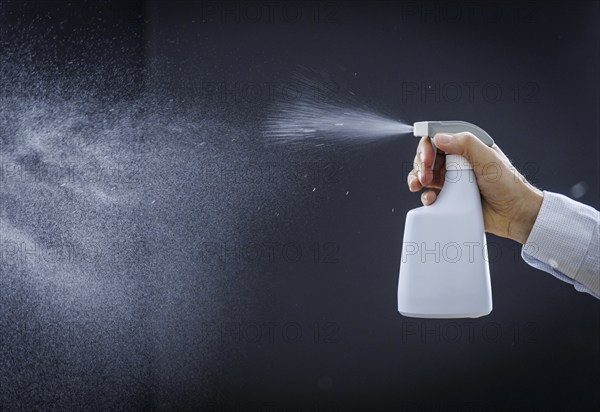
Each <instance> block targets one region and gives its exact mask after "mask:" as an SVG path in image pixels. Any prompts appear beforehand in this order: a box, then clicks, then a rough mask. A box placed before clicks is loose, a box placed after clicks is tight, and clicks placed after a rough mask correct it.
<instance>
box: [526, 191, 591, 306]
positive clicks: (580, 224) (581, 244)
mask: <svg viewBox="0 0 600 412" xmlns="http://www.w3.org/2000/svg"><path fill="white" fill-rule="evenodd" d="M597 230H598V211H597V210H595V209H594V208H592V207H590V206H586V205H583V204H581V203H579V202H576V201H574V200H572V199H569V198H568V197H566V196H563V195H560V194H557V193H552V192H547V191H544V200H543V201H542V206H541V208H540V211H539V213H538V216H537V219H536V221H535V224H534V225H533V228H532V229H531V233H530V234H529V238H528V239H527V242H526V243H525V244H524V245H523V248H522V250H521V256H522V257H523V259H524V260H525V261H526V262H527V263H529V264H532V263H533V261H532V259H535V260H537V261H539V262H542V263H544V264H545V265H544V266H546V265H547V266H548V267H547V268H543V269H544V270H546V271H547V272H549V273H551V274H553V275H554V276H556V277H558V278H559V279H561V280H564V281H567V282H568V283H572V284H574V285H575V286H576V289H577V290H582V289H583V288H581V285H583V286H585V288H587V289H591V290H592V291H595V293H592V294H596V295H597V293H598V273H595V272H597V271H596V270H590V268H582V265H583V264H584V261H586V260H587V259H586V256H587V255H588V251H589V249H590V248H592V249H593V247H594V246H593V245H591V243H592V240H593V237H594V234H595V232H596V231H597ZM591 252H592V253H593V251H591ZM590 263H591V262H590ZM533 266H536V267H539V265H533ZM540 269H542V267H540ZM549 269H551V270H549ZM560 275H562V276H560ZM564 277H568V279H565V278H564ZM571 279H572V280H571ZM569 280H571V281H569ZM578 284H579V285H578ZM583 290H584V291H587V290H585V289H583Z"/></svg>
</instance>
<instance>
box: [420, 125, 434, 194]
mask: <svg viewBox="0 0 600 412" xmlns="http://www.w3.org/2000/svg"><path fill="white" fill-rule="evenodd" d="M417 157H418V163H419V171H420V172H421V173H420V174H418V177H419V181H420V182H421V184H422V185H423V186H427V184H429V183H431V181H432V180H433V172H432V170H431V163H432V162H433V146H432V145H431V139H429V137H427V136H423V137H422V138H421V140H420V141H419V146H418V147H417Z"/></svg>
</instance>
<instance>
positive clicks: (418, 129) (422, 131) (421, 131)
mask: <svg viewBox="0 0 600 412" xmlns="http://www.w3.org/2000/svg"><path fill="white" fill-rule="evenodd" d="M462 132H469V133H472V134H473V135H475V136H476V137H477V138H478V139H479V140H481V141H482V142H483V143H485V144H486V145H488V146H490V147H491V146H492V145H493V144H494V139H492V137H491V136H490V135H489V134H488V133H487V132H486V131H485V130H483V129H482V128H481V127H479V126H476V125H474V124H472V123H468V122H463V121H462V120H442V121H426V122H416V123H415V124H414V126H413V134H414V135H415V136H417V137H421V136H429V137H430V138H431V145H432V146H433V162H431V169H433V166H434V164H435V159H436V157H437V147H436V146H435V143H434V142H433V136H435V135H436V134H437V133H462Z"/></svg>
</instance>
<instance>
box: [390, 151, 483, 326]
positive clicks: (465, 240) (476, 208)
mask: <svg viewBox="0 0 600 412" xmlns="http://www.w3.org/2000/svg"><path fill="white" fill-rule="evenodd" d="M446 168H447V171H446V179H445V182H444V187H443V189H442V191H441V192H440V194H439V195H438V197H437V199H436V201H435V202H434V204H432V205H430V206H423V207H419V208H417V209H413V210H411V211H409V212H408V214H407V215H406V225H405V228H404V239H403V243H402V258H401V262H400V277H399V282H398V311H399V312H400V313H401V314H402V315H404V316H410V317H419V318H476V317H480V316H484V315H487V314H489V313H490V312H491V311H492V289H491V282H490V271H489V265H488V254H487V245H486V237H485V230H484V225H483V215H482V212H481V198H480V194H479V189H478V187H477V182H476V180H475V176H474V173H473V170H472V168H471V165H470V164H469V163H468V162H467V161H466V159H464V158H463V157H461V156H456V155H447V157H446Z"/></svg>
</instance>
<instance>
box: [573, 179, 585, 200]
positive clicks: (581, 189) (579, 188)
mask: <svg viewBox="0 0 600 412" xmlns="http://www.w3.org/2000/svg"><path fill="white" fill-rule="evenodd" d="M587 191H588V185H587V183H585V182H579V183H576V184H574V185H573V186H572V187H571V197H572V198H573V199H580V198H582V197H583V196H584V195H585V194H586V193H587Z"/></svg>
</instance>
